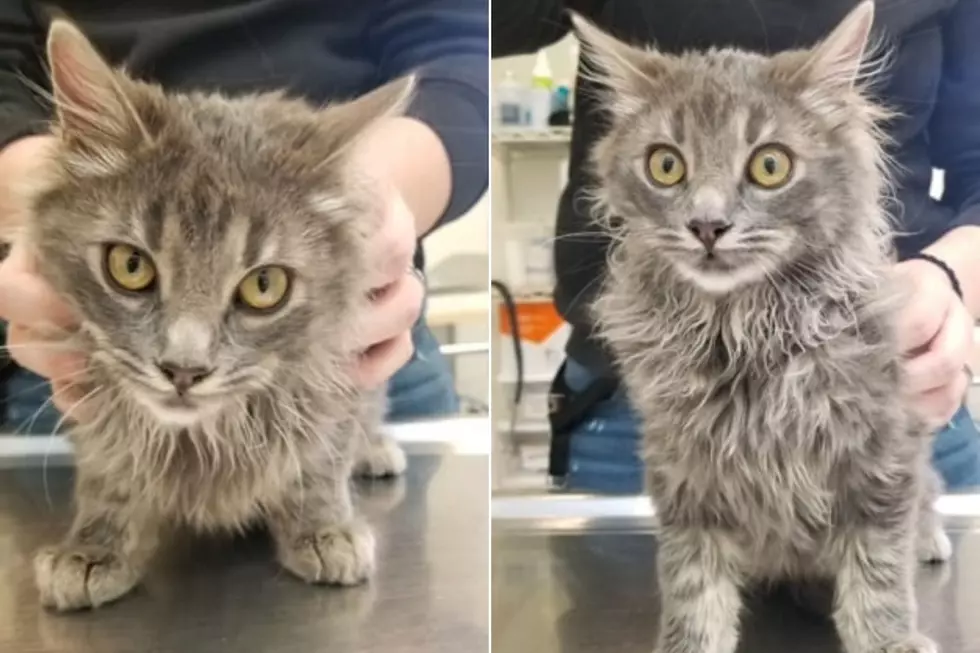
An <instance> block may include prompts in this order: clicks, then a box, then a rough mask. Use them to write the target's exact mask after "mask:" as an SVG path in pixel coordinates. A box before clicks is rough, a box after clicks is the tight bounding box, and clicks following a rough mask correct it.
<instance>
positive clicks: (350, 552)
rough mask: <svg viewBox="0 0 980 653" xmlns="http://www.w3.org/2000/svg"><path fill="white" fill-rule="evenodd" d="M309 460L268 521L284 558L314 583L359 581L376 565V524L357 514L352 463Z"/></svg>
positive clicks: (281, 559) (289, 566)
mask: <svg viewBox="0 0 980 653" xmlns="http://www.w3.org/2000/svg"><path fill="white" fill-rule="evenodd" d="M312 467H313V465H308V469H307V470H306V471H304V473H303V476H302V478H301V479H299V480H297V483H296V485H295V487H294V488H293V489H292V490H291V491H290V492H289V494H288V496H286V497H285V498H284V499H283V501H282V502H281V503H280V504H279V505H278V506H275V507H272V508H269V509H268V510H267V511H268V514H269V517H268V523H269V528H270V530H271V532H272V536H273V538H274V539H275V542H276V552H277V554H278V557H279V562H280V564H282V566H283V567H284V568H286V569H287V570H288V571H290V572H292V573H293V574H294V575H296V576H298V577H299V578H301V579H302V580H305V581H306V582H308V583H314V584H331V585H357V584H359V583H362V582H364V581H366V580H367V579H368V578H369V577H370V576H371V575H372V574H373V573H374V566H375V562H374V560H375V557H374V550H375V541H374V534H373V533H372V532H371V529H370V527H369V526H368V525H367V524H366V523H364V522H363V521H362V520H360V519H358V518H357V517H356V516H355V514H354V508H353V505H352V503H351V496H350V486H349V479H350V472H351V469H350V465H341V464H339V463H334V462H324V463H323V464H322V465H320V466H319V468H318V469H312Z"/></svg>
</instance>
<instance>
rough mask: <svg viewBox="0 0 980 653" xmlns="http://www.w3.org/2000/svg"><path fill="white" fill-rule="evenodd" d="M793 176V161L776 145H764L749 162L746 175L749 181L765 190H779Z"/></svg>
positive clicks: (783, 149) (785, 151)
mask: <svg viewBox="0 0 980 653" xmlns="http://www.w3.org/2000/svg"><path fill="white" fill-rule="evenodd" d="M792 174H793V159H792V157H791V156H790V154H789V152H788V151H787V150H786V149H785V148H783V147H780V146H778V145H764V146H762V147H760V148H759V149H757V150H756V151H755V153H754V154H753V155H752V158H751V159H750V160H749V165H748V167H747V168H746V175H747V176H748V178H749V181H750V182H752V183H753V184H755V185H756V186H760V187H762V188H765V189H774V188H779V187H780V186H782V185H783V184H785V183H786V182H788V181H789V179H790V177H791V176H792Z"/></svg>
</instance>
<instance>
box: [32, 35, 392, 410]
mask: <svg viewBox="0 0 980 653" xmlns="http://www.w3.org/2000/svg"><path fill="white" fill-rule="evenodd" d="M49 57H50V62H51V68H52V79H53V86H54V91H55V98H56V100H57V105H58V108H59V121H58V134H59V138H60V140H61V146H60V148H59V150H58V153H57V154H56V159H55V164H56V165H55V168H56V170H54V174H53V176H52V180H51V182H50V183H49V184H48V188H46V190H45V192H43V193H42V194H41V195H40V196H39V197H38V200H37V202H36V214H37V220H36V226H35V233H34V234H33V240H34V241H35V243H36V246H37V250H38V255H39V264H40V268H41V272H42V274H44V275H45V276H46V277H47V278H48V279H49V280H50V281H51V282H52V283H53V285H54V286H55V287H56V288H57V289H58V290H59V291H60V292H61V293H62V294H63V295H65V296H66V297H68V298H69V299H70V300H71V301H72V303H73V304H74V305H75V307H76V308H77V310H78V312H79V314H80V317H81V319H82V325H83V332H84V333H85V335H86V336H87V337H86V338H85V342H86V345H87V346H88V347H90V348H91V351H90V352H89V353H90V357H91V361H92V365H93V367H94V368H96V369H97V370H98V371H100V375H99V376H100V378H99V381H101V382H103V383H114V384H116V385H117V386H119V388H120V389H122V390H123V391H124V394H125V395H126V396H127V397H129V398H130V399H132V400H133V402H134V403H135V404H138V405H140V406H142V407H143V408H144V409H145V411H146V412H147V413H148V414H149V415H150V416H151V417H152V418H154V419H156V420H158V421H159V422H160V423H161V424H169V425H174V426H189V425H192V424H195V423H197V422H198V421H200V420H202V419H205V418H207V417H208V416H210V415H213V414H215V413H218V412H220V411H222V410H223V409H234V410H239V411H241V410H242V409H243V406H244V398H245V397H247V396H248V395H249V394H250V393H254V392H261V391H262V389H263V388H267V387H268V386H269V385H270V384H273V383H276V382H277V379H278V380H280V381H281V379H282V378H283V375H288V374H304V373H306V371H307V370H309V365H310V363H311V360H313V359H315V360H316V361H317V364H318V365H320V366H321V367H323V366H326V367H328V368H330V369H331V370H332V372H333V374H334V375H335V376H336V378H335V381H336V382H337V383H339V384H341V385H343V384H344V383H345V379H344V374H343V369H344V364H345V363H346V362H347V361H348V360H349V358H350V357H351V356H352V355H353V354H354V353H355V352H353V350H352V348H351V341H352V336H353V334H354V333H355V331H356V328H357V316H358V314H359V312H360V310H361V308H362V306H363V304H364V302H365V301H366V295H367V292H368V290H369V288H368V287H367V285H366V283H367V282H366V279H367V277H368V272H369V270H368V268H367V261H366V259H365V248H366V239H367V236H368V234H369V233H370V232H371V230H372V228H373V227H374V226H375V225H376V224H377V223H378V217H379V215H380V210H379V209H380V207H378V206H376V205H375V204H376V202H375V201H374V200H373V198H372V194H371V193H370V192H369V191H368V188H367V187H365V186H364V185H363V184H361V183H359V180H358V179H357V178H356V176H355V175H354V174H353V173H352V171H351V170H350V169H349V168H350V167H351V164H350V163H349V161H348V158H349V157H348V156H347V153H348V151H349V149H350V147H351V146H352V144H353V143H354V142H355V140H356V137H357V136H359V135H360V134H361V133H362V132H363V131H364V130H365V129H367V128H368V127H369V126H370V125H371V123H372V122H373V121H374V120H376V119H378V118H380V117H383V116H387V115H392V114H394V113H396V112H398V111H400V110H401V109H402V108H403V107H404V106H405V102H406V100H407V97H408V94H409V93H410V90H411V82H410V81H406V82H399V83H396V84H394V85H392V86H389V87H386V88H383V89H380V90H378V91H376V92H375V93H373V94H369V95H368V96H365V97H364V98H362V99H360V100H358V101H356V102H353V103H349V104H346V105H339V106H336V107H332V108H326V109H323V110H319V111H317V110H314V109H312V108H310V107H308V106H307V105H305V104H303V103H300V102H297V101H291V100H286V99H284V98H282V97H278V96H256V97H247V98H239V99H228V98H224V97H220V96H217V95H209V96H205V95H167V94H165V93H163V92H162V91H161V90H160V89H159V88H156V87H152V86H149V85H146V84H142V83H137V82H135V81H133V80H131V79H128V78H126V77H125V76H124V75H122V74H121V73H119V72H117V71H112V70H111V69H109V68H108V67H107V66H106V65H105V64H104V63H103V62H102V61H101V60H100V59H99V58H98V55H96V54H95V52H94V51H93V50H92V49H91V46H90V45H89V44H88V43H87V42H86V41H85V40H84V37H82V35H81V34H80V33H78V32H77V30H75V29H74V28H73V27H71V26H70V25H67V24H66V23H56V24H55V26H54V27H53V29H52V34H51V40H50V42H49ZM321 372H322V370H321Z"/></svg>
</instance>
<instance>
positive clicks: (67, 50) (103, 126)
mask: <svg viewBox="0 0 980 653" xmlns="http://www.w3.org/2000/svg"><path fill="white" fill-rule="evenodd" d="M47 50H48V63H49V65H50V67H51V86H52V90H53V93H54V101H55V105H56V108H57V114H58V125H59V127H60V129H61V137H62V139H64V140H65V141H66V142H68V143H71V144H73V145H78V146H81V147H82V148H84V149H87V150H90V151H101V150H105V148H119V149H121V148H124V147H127V146H130V147H131V146H132V145H133V144H134V143H135V142H138V141H139V140H140V139H145V140H149V138H150V137H149V134H148V132H147V130H146V127H145V126H144V125H143V122H142V121H141V120H140V118H139V116H138V115H137V113H136V110H135V109H134V108H133V105H132V103H131V102H130V101H129V99H128V98H127V97H126V94H125V92H124V90H123V87H122V83H125V80H123V79H121V78H120V74H119V73H116V72H114V71H113V70H112V68H110V67H109V64H107V63H106V62H105V61H104V60H103V59H102V57H100V56H99V53H98V52H96V50H95V48H94V47H93V46H92V44H91V43H90V42H89V40H88V39H87V38H85V35H84V34H82V32H81V31H80V30H79V29H78V28H77V27H75V25H73V24H72V23H71V22H69V21H67V20H65V19H62V18H58V19H55V21H54V22H53V23H52V24H51V30H50V32H49V33H48V47H47Z"/></svg>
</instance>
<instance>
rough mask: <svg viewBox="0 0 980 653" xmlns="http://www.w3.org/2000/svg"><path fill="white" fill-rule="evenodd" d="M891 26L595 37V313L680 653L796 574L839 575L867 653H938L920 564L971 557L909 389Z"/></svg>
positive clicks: (847, 615)
mask: <svg viewBox="0 0 980 653" xmlns="http://www.w3.org/2000/svg"><path fill="white" fill-rule="evenodd" d="M872 16H873V4H872V3H871V2H865V3H862V4H861V5H860V6H858V7H857V8H856V9H855V10H854V11H853V12H852V13H851V14H850V15H849V16H848V17H847V18H846V19H845V20H844V21H843V22H842V23H841V24H840V25H839V27H838V28H837V29H836V30H835V31H834V32H833V33H832V34H831V35H830V36H829V37H828V38H827V39H825V40H824V41H823V42H822V43H820V44H819V45H817V46H816V47H814V48H813V49H811V50H805V51H792V52H786V53H783V54H778V55H775V56H773V57H764V56H760V55H756V54H750V53H748V52H743V51H738V50H731V49H724V50H712V51H708V52H702V53H686V54H682V55H680V56H669V55H666V54H663V53H659V52H657V51H656V50H654V49H646V50H644V49H638V48H634V47H630V46H628V45H626V44H623V43H621V42H619V41H617V40H615V39H614V38H612V37H610V36H608V35H606V34H604V33H603V32H601V31H599V30H598V29H597V28H595V27H594V26H592V25H590V24H588V23H587V22H585V21H583V20H581V19H577V20H576V22H577V29H578V32H579V34H580V36H581V37H582V39H583V41H584V43H585V45H586V48H587V50H588V51H589V52H590V54H591V60H592V62H593V63H594V64H595V68H596V70H595V75H596V77H597V78H598V80H599V81H600V82H602V83H603V85H604V87H605V88H607V89H609V95H608V97H607V101H608V107H609V113H610V118H611V120H610V123H611V126H610V129H609V131H608V133H607V134H606V135H605V136H604V138H603V139H602V140H601V141H600V142H599V143H597V145H596V147H595V150H594V158H593V161H594V165H595V170H596V175H597V179H598V183H597V188H596V190H595V195H596V197H595V200H596V204H597V207H598V212H599V217H600V219H603V220H604V221H605V223H606V224H607V225H608V228H609V230H610V233H612V235H613V237H614V240H615V245H614V247H613V249H612V251H611V253H610V260H609V270H608V276H607V278H606V280H605V285H604V289H603V290H602V292H601V293H600V295H599V299H598V300H597V302H596V305H595V313H596V316H597V320H598V323H599V333H600V335H601V337H602V338H603V339H604V340H605V341H606V342H607V343H608V344H609V346H610V348H611V350H612V351H613V352H614V356H615V358H616V360H617V362H618V365H619V366H620V368H621V370H622V373H623V375H624V379H625V384H626V386H627V388H628V391H629V394H630V397H631V400H632V402H633V404H634V405H635V406H636V408H637V410H638V411H639V413H640V414H641V417H642V423H643V427H642V428H643V434H644V442H643V448H642V455H643V457H644V459H645V462H646V466H647V484H648V488H649V491H650V492H651V494H652V496H653V499H654V503H655V505H656V507H657V509H658V514H659V517H660V522H661V525H662V526H661V531H660V534H659V542H660V548H659V554H658V556H659V559H658V563H659V569H660V584H661V594H662V606H663V612H662V618H661V625H660V631H659V650H660V653H732V651H734V650H735V648H736V644H737V639H738V624H739V613H740V610H741V605H742V602H741V598H740V590H741V589H742V588H743V587H745V586H746V585H748V584H749V583H756V582H763V583H764V582H769V581H774V580H777V579H779V580H785V579H791V580H797V581H807V580H819V579H834V580H835V581H836V582H835V587H836V595H835V601H834V608H833V618H834V621H835V623H836V626H837V630H838V632H839V635H840V638H841V641H842V642H843V644H844V648H845V650H846V651H847V652H848V653H926V652H932V651H935V650H936V647H935V645H934V644H933V643H932V642H931V641H929V640H928V639H927V638H925V637H924V636H922V635H920V634H918V632H917V629H916V606H915V598H914V593H913V575H914V569H915V564H914V560H915V557H916V556H918V558H919V559H920V560H927V561H940V560H945V559H946V558H948V557H949V555H950V553H951V546H950V542H949V540H948V539H947V537H946V535H945V534H944V533H943V531H942V529H941V525H940V523H939V520H938V519H937V516H936V515H935V514H934V512H933V507H932V501H933V499H934V497H935V493H936V491H937V489H938V488H937V484H936V476H935V475H934V473H933V471H932V470H931V468H930V466H929V452H930V444H931V443H930V436H929V434H928V429H926V428H925V426H924V425H923V424H922V423H921V422H920V420H919V419H918V418H916V417H915V416H914V415H913V414H912V412H911V410H910V409H909V408H908V406H909V403H908V402H907V401H906V399H905V397H903V391H902V369H901V359H902V357H901V355H900V351H899V348H898V345H897V339H896V334H895V323H896V311H897V310H898V308H899V306H900V299H901V298H900V295H899V292H898V291H897V290H896V289H895V288H892V287H891V284H890V283H889V282H888V281H887V279H888V274H889V268H890V266H891V265H892V256H891V233H890V228H889V222H888V219H887V217H886V212H885V211H884V210H883V208H882V206H883V203H884V196H885V191H886V183H885V179H886V178H885V175H884V171H883V159H884V157H883V154H882V142H883V138H882V136H881V134H880V132H879V130H878V127H877V125H879V124H880V121H881V120H882V119H883V118H884V117H885V116H886V112H885V111H883V110H882V109H881V108H879V107H877V106H876V105H875V104H873V103H872V102H871V101H870V100H869V99H868V93H867V90H866V85H865V84H864V83H863V81H864V80H865V79H866V77H865V76H864V74H863V72H862V59H863V55H864V52H865V50H866V48H867V41H868V35H869V32H870V28H871V24H872ZM612 216H615V219H612Z"/></svg>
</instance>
